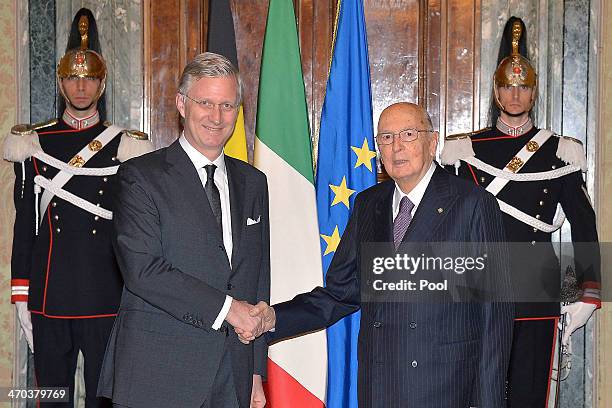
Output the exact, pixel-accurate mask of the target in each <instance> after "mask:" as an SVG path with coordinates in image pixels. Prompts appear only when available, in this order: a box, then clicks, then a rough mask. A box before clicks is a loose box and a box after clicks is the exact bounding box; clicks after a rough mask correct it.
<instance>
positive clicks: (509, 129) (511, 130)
mask: <svg viewBox="0 0 612 408" xmlns="http://www.w3.org/2000/svg"><path fill="white" fill-rule="evenodd" d="M496 127H497V129H498V130H499V131H501V132H502V133H504V134H506V135H509V136H522V135H524V134H525V133H527V132H529V131H530V130H531V129H533V122H532V121H531V118H529V117H528V118H527V120H526V121H525V123H523V124H522V125H519V126H510V125H508V124H507V123H506V122H504V121H503V120H502V118H501V117H499V118H497V125H496Z"/></svg>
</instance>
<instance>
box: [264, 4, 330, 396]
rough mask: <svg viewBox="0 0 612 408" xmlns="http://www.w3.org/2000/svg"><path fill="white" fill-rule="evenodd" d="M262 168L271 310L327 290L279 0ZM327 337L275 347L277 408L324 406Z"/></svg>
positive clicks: (271, 372)
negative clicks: (265, 185) (306, 294)
mask: <svg viewBox="0 0 612 408" xmlns="http://www.w3.org/2000/svg"><path fill="white" fill-rule="evenodd" d="M254 164H255V167H257V168H258V169H260V170H261V171H263V172H264V173H265V174H266V175H267V177H268V188H269V193H270V259H271V304H274V303H278V302H282V301H285V300H289V299H291V298H293V297H294V296H295V295H296V294H298V293H302V292H308V291H310V290H312V289H313V288H314V287H315V286H322V284H323V272H322V266H321V248H320V243H319V230H318V225H317V212H316V211H317V206H316V200H315V188H314V176H313V169H312V148H311V143H310V132H309V129H308V116H307V108H306V95H305V92H304V80H303V77H302V65H301V61H300V50H299V46H298V36H297V29H296V26H295V14H294V10H293V1H292V0H271V1H270V6H269V9H268V22H267V26H266V34H265V39H264V45H263V52H262V62H261V74H260V79H259V97H258V107H257V126H256V137H255V162H254ZM326 375H327V352H326V338H325V331H320V332H317V333H312V334H309V335H307V336H302V337H298V338H295V339H291V340H287V341H283V342H280V343H277V344H275V345H273V346H272V347H270V352H269V354H268V383H267V390H266V391H267V392H266V396H267V399H268V405H267V406H269V407H272V408H283V407H297V408H300V407H304V408H306V407H308V408H311V407H323V406H324V403H323V401H325V386H326V382H327V381H326Z"/></svg>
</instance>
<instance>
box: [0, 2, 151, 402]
mask: <svg viewBox="0 0 612 408" xmlns="http://www.w3.org/2000/svg"><path fill="white" fill-rule="evenodd" d="M92 19H93V15H92V14H91V12H90V11H89V10H86V9H82V10H81V11H79V13H77V16H76V17H75V22H74V23H73V28H74V25H76V24H78V33H80V35H79V37H77V39H78V40H79V42H80V45H79V46H77V47H76V48H72V49H70V50H69V51H67V52H66V54H65V55H64V56H63V57H62V59H61V60H60V63H59V65H58V67H57V78H58V87H59V89H60V92H61V94H62V96H63V98H64V99H65V102H66V109H65V111H64V112H63V115H62V117H61V118H60V119H54V120H51V121H49V122H46V123H43V124H37V125H18V126H15V127H14V128H13V129H12V131H11V133H10V134H9V135H7V137H6V139H5V144H4V158H5V159H6V160H9V161H12V162H15V175H16V179H15V191H14V202H15V209H16V218H15V227H14V239H13V253H12V260H11V271H12V296H11V301H12V302H13V303H15V305H16V307H17V313H18V318H19V321H20V324H21V327H22V329H23V331H24V332H25V334H26V339H27V340H28V344H29V346H30V349H31V350H32V351H33V352H34V365H35V367H34V368H35V375H36V385H37V386H39V387H69V388H70V392H69V395H70V399H71V400H72V396H73V395H74V375H75V369H76V362H77V356H78V353H79V351H81V352H82V353H83V356H84V359H85V370H84V371H85V372H84V377H85V389H86V407H88V408H89V407H100V406H109V405H110V403H109V401H106V400H103V399H101V398H97V397H96V388H97V385H98V376H99V372H100V366H101V363H102V359H103V356H104V351H105V348H106V343H107V340H108V336H109V334H110V331H111V328H112V325H113V322H114V316H115V315H116V313H117V310H118V307H119V302H120V299H121V291H122V285H123V282H122V279H121V274H120V272H119V269H118V266H117V262H116V260H115V257H114V254H113V249H112V246H111V234H112V222H111V219H112V205H113V195H114V174H115V173H116V172H117V167H118V165H119V163H120V162H121V161H123V160H126V159H128V158H130V157H134V156H137V155H140V154H143V153H146V152H148V151H151V150H152V145H151V143H150V142H149V141H148V140H147V139H148V138H147V136H146V134H144V133H141V132H138V131H124V130H123V129H121V128H119V127H117V126H113V125H111V124H110V123H108V122H102V121H101V118H100V115H99V112H98V106H97V105H98V100H99V99H100V96H101V95H102V93H103V92H104V87H105V80H106V65H105V62H104V59H103V58H102V56H101V55H100V54H99V53H98V52H96V51H94V50H92V49H90V48H88V41H89V39H91V38H92V36H95V37H94V39H97V38H96V37H97V33H96V32H92V30H91V29H90V23H94V22H93V21H92ZM94 28H95V26H94ZM69 46H70V42H69ZM41 405H43V406H44V405H45V404H41ZM52 405H53V406H54V407H56V406H67V407H72V406H73V403H72V402H70V403H65V404H52Z"/></svg>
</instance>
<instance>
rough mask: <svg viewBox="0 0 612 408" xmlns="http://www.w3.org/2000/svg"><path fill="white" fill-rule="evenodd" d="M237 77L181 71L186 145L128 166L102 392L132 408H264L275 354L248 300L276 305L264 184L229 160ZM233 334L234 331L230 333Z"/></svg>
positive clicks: (227, 69)
mask: <svg viewBox="0 0 612 408" xmlns="http://www.w3.org/2000/svg"><path fill="white" fill-rule="evenodd" d="M240 101H241V81H240V76H239V74H238V71H237V69H236V68H235V67H234V66H233V65H232V64H231V62H229V60H227V59H226V58H225V57H223V56H221V55H218V54H214V53H203V54H200V55H198V56H197V57H196V58H195V59H194V60H193V61H192V62H191V63H189V64H188V65H187V66H186V67H185V70H184V71H183V74H182V77H181V80H180V86H179V91H178V94H177V96H176V105H177V108H178V110H179V112H180V114H181V117H182V118H183V120H184V132H183V135H182V136H181V137H180V138H179V140H177V141H176V142H174V143H173V144H172V145H170V146H169V147H167V148H164V149H161V150H158V151H156V152H153V153H151V154H148V155H145V156H142V157H141V158H139V159H138V160H132V161H129V162H127V163H125V165H123V166H121V168H120V170H119V173H118V175H119V194H118V201H117V206H116V208H118V211H117V212H116V213H115V229H116V237H115V241H114V246H115V250H116V252H117V257H118V261H119V265H120V268H121V272H122V274H123V277H124V281H125V287H124V289H123V295H122V299H121V306H120V310H119V314H118V316H117V320H116V324H115V326H114V328H113V332H112V335H111V338H110V340H109V344H108V348H107V352H106V356H105V361H104V364H103V368H102V373H101V376H100V383H99V388H98V393H99V394H100V395H103V396H107V397H110V398H112V400H113V403H114V404H116V405H118V406H129V407H134V408H136V407H147V408H153V407H164V408H166V407H186V408H188V407H194V408H199V407H214V408H216V407H228V408H230V407H231V408H233V407H249V406H251V407H263V405H264V404H265V397H264V395H263V388H262V376H264V375H265V372H266V371H265V370H266V361H267V346H266V344H265V341H264V339H258V340H256V341H255V342H254V343H253V344H250V345H245V344H242V343H240V342H239V341H238V337H237V336H236V335H235V333H234V330H229V326H232V327H233V328H234V329H244V330H249V331H254V332H260V331H261V329H262V324H261V319H260V318H258V317H251V316H249V313H248V311H249V308H250V307H252V306H250V305H248V304H247V303H244V302H239V301H237V300H234V299H244V300H246V301H248V302H250V303H252V304H255V303H257V302H258V301H268V299H269V286H270V282H269V279H270V276H269V268H270V259H269V218H268V193H267V183H266V178H265V176H264V175H263V173H261V172H259V171H258V170H256V169H255V168H253V167H251V166H249V165H248V164H246V163H243V162H241V161H238V160H235V159H232V158H230V157H227V156H225V155H224V154H223V146H224V144H225V142H226V141H227V140H228V138H229V137H230V135H231V134H232V131H233V129H234V125H235V123H236V117H237V114H238V107H239V105H240ZM228 325H229V326H228Z"/></svg>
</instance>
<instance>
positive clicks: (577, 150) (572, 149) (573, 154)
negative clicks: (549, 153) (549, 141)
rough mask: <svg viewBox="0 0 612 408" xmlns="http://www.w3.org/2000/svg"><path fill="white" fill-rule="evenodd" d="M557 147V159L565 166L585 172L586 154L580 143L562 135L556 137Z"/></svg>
mask: <svg viewBox="0 0 612 408" xmlns="http://www.w3.org/2000/svg"><path fill="white" fill-rule="evenodd" d="M555 136H557V137H558V138H559V146H557V157H558V158H559V159H561V160H563V161H564V162H565V163H567V164H572V165H574V166H578V167H580V169H581V170H582V171H586V170H587V162H586V154H585V152H584V147H583V145H582V141H580V140H578V139H576V138H573V137H569V136H563V135H557V134H555Z"/></svg>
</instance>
